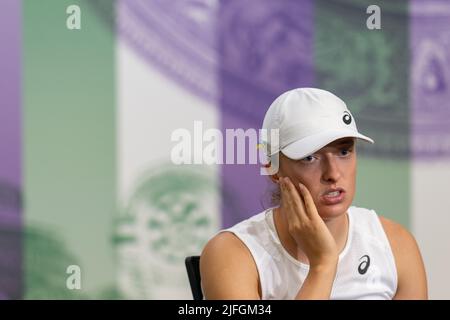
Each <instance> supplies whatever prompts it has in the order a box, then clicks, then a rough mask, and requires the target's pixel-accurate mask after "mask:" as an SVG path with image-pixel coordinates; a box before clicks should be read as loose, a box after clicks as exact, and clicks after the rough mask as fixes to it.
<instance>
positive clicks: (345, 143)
mask: <svg viewBox="0 0 450 320" xmlns="http://www.w3.org/2000/svg"><path fill="white" fill-rule="evenodd" d="M354 144H355V141H354V140H353V139H348V140H343V141H341V142H338V143H336V144H334V146H336V147H341V146H346V147H347V146H348V147H350V146H353V145H354Z"/></svg>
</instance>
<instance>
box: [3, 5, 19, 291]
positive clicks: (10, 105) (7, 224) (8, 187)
mask: <svg viewBox="0 0 450 320" xmlns="http://www.w3.org/2000/svg"><path fill="white" fill-rule="evenodd" d="M21 21H22V18H21V2H20V1H18V0H3V1H1V3H0V44H1V45H0V252H1V253H0V299H8V298H11V299H17V298H20V294H21V293H20V292H21V238H20V233H19V232H20V227H21V201H20V198H21V196H20V194H21V184H22V182H21V180H22V177H21V132H20V108H21V96H20V94H21V68H20V63H21V31H22V29H21Z"/></svg>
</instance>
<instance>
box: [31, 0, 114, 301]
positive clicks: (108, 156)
mask: <svg viewBox="0 0 450 320" xmlns="http://www.w3.org/2000/svg"><path fill="white" fill-rule="evenodd" d="M88 2H89V1H87V0H85V1H82V0H70V1H68V0H40V1H35V0H25V1H24V8H23V10H24V11H23V14H24V55H23V58H24V173H25V177H24V179H25V186H24V192H25V224H26V228H27V237H26V241H25V266H24V268H25V269H24V271H25V298H99V297H102V295H110V294H111V292H113V291H112V290H113V287H114V285H115V272H114V261H113V247H112V245H113V244H112V240H111V233H112V226H113V221H112V220H113V217H114V215H115V210H116V206H115V192H116V176H115V169H116V163H115V159H116V149H115V148H116V147H115V131H116V128H115V93H114V89H115V88H114V83H115V79H114V78H115V74H114V62H115V57H114V49H115V35H114V34H113V33H112V32H111V30H110V29H108V27H107V26H106V25H105V24H104V23H103V22H102V21H101V19H100V18H98V17H97V16H96V15H95V12H94V10H93V9H92V8H91V6H90V5H89V4H88ZM72 4H75V5H78V6H80V8H81V13H82V14H81V19H82V20H81V22H82V24H81V27H82V29H81V30H76V31H75V30H68V29H67V27H66V19H67V17H68V15H67V14H66V8H67V7H68V6H69V5H72ZM109 5H110V6H111V8H113V7H114V1H110V3H109ZM71 264H76V265H79V266H80V267H81V272H82V283H81V285H82V289H81V290H69V289H67V287H66V279H67V277H68V276H69V275H68V274H66V268H67V266H68V265H71Z"/></svg>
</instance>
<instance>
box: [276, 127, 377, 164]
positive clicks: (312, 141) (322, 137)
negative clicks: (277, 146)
mask: <svg viewBox="0 0 450 320" xmlns="http://www.w3.org/2000/svg"><path fill="white" fill-rule="evenodd" d="M347 137H354V138H358V139H361V140H364V141H367V142H370V143H374V141H373V140H372V139H371V138H369V137H367V136H365V135H363V134H360V133H358V132H355V131H353V130H342V129H340V130H329V131H325V132H322V133H318V134H316V135H312V136H309V137H306V138H304V139H301V140H297V141H294V142H292V143H291V144H289V145H287V146H286V147H284V148H283V149H281V152H282V153H283V154H284V155H285V156H286V157H288V158H290V159H293V160H299V159H302V158H304V157H306V156H308V155H310V154H312V153H314V152H316V151H317V150H319V149H321V148H323V147H325V146H326V145H327V144H329V143H331V142H333V141H335V140H337V139H341V138H347Z"/></svg>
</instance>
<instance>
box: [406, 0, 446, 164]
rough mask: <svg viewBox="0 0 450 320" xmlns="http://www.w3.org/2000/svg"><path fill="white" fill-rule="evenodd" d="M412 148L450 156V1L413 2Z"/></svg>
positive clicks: (422, 153) (419, 152) (416, 155)
mask: <svg viewBox="0 0 450 320" xmlns="http://www.w3.org/2000/svg"><path fill="white" fill-rule="evenodd" d="M410 17H411V18H410V46H411V59H412V60H411V84H410V96H411V106H412V110H411V143H412V146H411V150H412V153H413V156H414V158H424V159H428V158H434V159H436V158H448V157H450V31H449V30H450V29H449V27H450V24H449V22H450V3H449V2H448V1H445V0H430V1H421V0H420V1H419V0H413V1H411V2H410Z"/></svg>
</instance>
